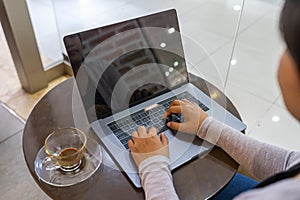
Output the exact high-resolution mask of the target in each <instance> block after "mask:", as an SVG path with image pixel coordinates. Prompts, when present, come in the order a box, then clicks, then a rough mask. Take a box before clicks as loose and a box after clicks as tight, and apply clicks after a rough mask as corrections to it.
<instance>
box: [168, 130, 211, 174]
mask: <svg viewBox="0 0 300 200" xmlns="http://www.w3.org/2000/svg"><path fill="white" fill-rule="evenodd" d="M165 134H166V136H167V137H168V140H169V151H170V163H171V164H170V167H171V170H173V169H175V168H177V167H179V166H180V165H182V164H183V163H185V162H187V161H189V160H191V159H192V158H194V157H195V156H198V155H199V154H201V153H204V152H205V151H206V150H207V148H205V147H203V146H202V142H201V140H200V139H198V138H197V136H196V135H191V134H186V133H180V132H177V133H176V134H174V133H172V131H170V130H167V131H165Z"/></svg>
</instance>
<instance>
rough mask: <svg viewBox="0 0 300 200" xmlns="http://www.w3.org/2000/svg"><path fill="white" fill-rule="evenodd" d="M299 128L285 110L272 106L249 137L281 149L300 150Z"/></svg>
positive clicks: (297, 123) (296, 122)
mask: <svg viewBox="0 0 300 200" xmlns="http://www.w3.org/2000/svg"><path fill="white" fill-rule="evenodd" d="M273 120H274V121H278V122H274V121H273ZM299 128H300V125H299V122H298V121H297V120H296V119H294V118H293V117H292V116H291V115H290V114H289V113H288V112H287V111H286V110H285V109H283V108H281V107H280V106H277V105H274V106H273V107H272V108H271V109H270V110H269V111H268V112H267V113H266V115H265V116H264V117H263V119H262V120H260V122H259V123H258V124H257V125H256V127H255V128H254V129H253V131H252V132H251V133H250V136H251V137H253V138H256V139H258V140H261V141H264V142H267V143H270V144H274V145H277V146H280V147H283V148H288V149H293V150H300V145H299V139H300V133H299Z"/></svg>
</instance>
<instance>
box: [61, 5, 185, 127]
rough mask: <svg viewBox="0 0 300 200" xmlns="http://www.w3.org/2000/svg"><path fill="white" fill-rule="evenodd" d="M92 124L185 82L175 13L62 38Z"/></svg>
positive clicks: (140, 18)
mask: <svg viewBox="0 0 300 200" xmlns="http://www.w3.org/2000/svg"><path fill="white" fill-rule="evenodd" d="M64 44H65V47H66V50H67V54H68V58H69V61H70V64H71V66H72V69H73V72H74V76H75V77H76V82H77V86H78V88H79V92H80V95H81V97H82V100H83V104H84V107H85V109H86V112H87V115H88V119H89V121H90V122H92V121H95V120H97V119H103V118H105V117H108V116H110V115H112V114H113V113H115V112H119V111H122V110H124V109H127V108H129V107H132V106H134V105H137V104H139V103H142V102H144V101H147V100H149V99H151V98H153V97H156V96H158V95H161V94H163V93H166V92H168V91H170V90H172V89H174V88H177V87H180V86H181V85H183V84H185V83H187V82H188V74H187V70H186V63H185V59H184V54H183V47H182V42H181V36H180V33H179V25H178V20H177V14H176V11H175V10H168V11H163V12H160V13H156V14H152V15H148V16H143V17H139V18H136V19H132V20H127V21H124V22H120V23H116V24H113V25H108V26H104V27H100V28H96V29H92V30H88V31H83V32H80V33H75V34H71V35H68V36H65V37H64Z"/></svg>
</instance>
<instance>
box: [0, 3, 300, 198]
mask: <svg viewBox="0 0 300 200" xmlns="http://www.w3.org/2000/svg"><path fill="white" fill-rule="evenodd" d="M27 2H28V5H29V8H30V11H31V15H32V16H33V18H34V21H33V24H34V26H35V31H36V33H37V39H38V43H39V48H40V51H41V52H42V53H43V55H42V59H43V62H44V63H45V65H47V64H50V63H51V62H52V61H55V60H58V59H61V58H60V57H59V56H60V55H61V54H60V51H61V50H62V48H61V44H60V42H61V39H59V38H61V37H62V36H63V35H65V34H67V33H70V32H74V31H78V30H82V29H88V28H92V27H97V26H99V25H104V24H109V23H112V22H116V21H120V20H124V19H128V18H133V17H136V16H140V15H144V14H148V13H151V12H155V11H159V10H165V9H167V8H174V7H175V8H176V9H177V10H178V14H179V21H180V27H181V31H182V33H183V35H184V40H185V41H184V42H185V43H184V44H185V46H184V48H185V53H186V56H187V58H188V60H189V62H190V65H189V70H190V71H191V72H192V73H195V74H198V75H201V76H203V77H204V78H206V79H207V80H209V81H210V82H212V83H213V84H215V85H216V86H218V87H219V88H220V89H222V90H223V91H224V92H225V93H226V94H227V96H228V97H229V98H230V99H231V100H232V101H233V103H234V104H235V105H236V107H237V108H238V109H239V112H240V114H241V116H242V118H243V120H244V121H245V123H246V124H247V125H248V129H247V134H248V135H250V136H251V137H254V138H257V139H259V140H262V141H265V142H269V143H272V144H276V145H279V146H282V147H285V148H289V149H295V150H300V145H299V138H300V135H299V133H298V132H299V122H298V121H296V120H294V119H293V118H292V117H291V115H290V114H289V113H288V112H287V111H286V109H285V107H284V104H283V102H282V99H281V98H282V97H281V94H280V91H279V87H278V85H277V80H276V71H277V63H278V60H279V57H280V54H281V53H282V52H283V50H284V44H283V42H282V40H281V39H280V33H279V31H278V28H277V27H278V25H277V24H278V18H279V13H280V9H281V5H282V0H245V7H244V12H243V15H242V18H241V26H240V29H239V31H238V38H237V44H236V46H235V49H234V53H233V55H232V56H231V52H232V46H233V41H234V34H235V30H236V26H237V22H238V17H239V12H240V9H241V6H242V4H243V1H242V0H186V1H182V0H164V1H160V0H151V2H150V0H110V1H107V0H86V1H81V0H64V1H60V0H52V1H46V0H28V1H27ZM53 9H54V10H55V11H56V18H57V19H58V21H57V23H58V24H57V25H58V28H57V27H56V24H55V16H54V15H53V13H52V11H53ZM45 21H47V22H48V23H45ZM45 25H47V27H48V28H44V26H45ZM49 27H52V28H49ZM50 44H51V45H50ZM53 44H57V45H56V46H54V45H53ZM189 45H190V46H189ZM0 46H1V51H0V79H1V80H5V81H4V82H3V81H2V82H1V85H0V100H1V101H2V102H5V105H7V106H8V107H10V108H11V109H12V110H14V111H15V112H16V113H18V114H19V115H20V116H21V118H23V119H26V118H27V116H28V114H29V112H30V110H31V108H32V107H33V105H34V104H35V103H36V102H37V100H38V99H39V98H40V97H41V96H42V95H43V94H44V93H45V92H47V91H48V90H49V89H46V90H44V91H42V92H40V93H38V94H35V95H28V94H25V93H24V92H23V91H22V90H21V88H20V84H19V82H18V79H17V75H16V72H15V70H14V67H13V62H12V60H11V57H10V55H9V53H8V48H7V44H6V43H5V40H4V37H3V33H2V30H1V29H0ZM49 47H51V48H49ZM2 49H4V51H2ZM202 52H204V53H203V54H202ZM229 67H230V68H229ZM227 72H229V74H227ZM227 75H228V79H226V77H227ZM64 79H65V78H62V79H61V80H58V81H57V82H54V83H53V84H50V86H51V87H53V86H54V85H56V84H57V83H58V82H60V81H63V80H64ZM0 119H1V121H0V152H7V153H4V154H3V155H4V156H0V163H1V165H0V174H1V175H0V183H1V187H0V193H1V196H0V199H20V198H22V199H48V197H47V196H46V195H45V194H44V193H43V192H41V191H40V189H39V188H38V187H37V186H36V185H35V183H34V181H33V180H32V178H31V177H30V175H29V173H28V170H27V169H26V166H25V163H24V159H23V155H22V150H21V137H22V128H23V127H24V123H22V122H20V121H19V120H18V119H17V118H15V117H14V116H13V115H12V114H11V113H10V112H8V111H7V109H6V108H4V107H3V106H2V105H0ZM2 183H5V184H2ZM2 185H5V186H2ZM14 190H22V191H24V194H25V195H26V196H22V197H20V196H18V195H17V193H14Z"/></svg>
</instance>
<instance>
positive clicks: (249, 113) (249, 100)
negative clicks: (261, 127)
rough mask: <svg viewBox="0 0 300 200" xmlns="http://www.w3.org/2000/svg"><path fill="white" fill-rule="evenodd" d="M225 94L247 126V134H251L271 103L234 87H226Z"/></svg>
mask: <svg viewBox="0 0 300 200" xmlns="http://www.w3.org/2000/svg"><path fill="white" fill-rule="evenodd" d="M225 94H226V95H227V97H228V98H229V99H230V100H231V101H232V103H233V104H234V105H235V107H236V108H237V109H238V111H239V113H240V115H241V117H242V120H243V122H244V123H245V124H246V125H247V129H246V133H247V134H249V133H251V131H252V130H253V128H255V125H256V124H257V123H258V121H259V120H260V119H261V118H262V117H263V116H264V114H265V113H266V112H267V111H268V109H269V108H270V107H271V106H272V104H271V102H268V101H265V100H263V99H261V98H259V97H257V96H255V95H253V94H251V93H249V92H247V91H245V90H244V89H242V88H239V87H237V86H234V85H228V86H227V88H226V91H225Z"/></svg>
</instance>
